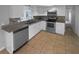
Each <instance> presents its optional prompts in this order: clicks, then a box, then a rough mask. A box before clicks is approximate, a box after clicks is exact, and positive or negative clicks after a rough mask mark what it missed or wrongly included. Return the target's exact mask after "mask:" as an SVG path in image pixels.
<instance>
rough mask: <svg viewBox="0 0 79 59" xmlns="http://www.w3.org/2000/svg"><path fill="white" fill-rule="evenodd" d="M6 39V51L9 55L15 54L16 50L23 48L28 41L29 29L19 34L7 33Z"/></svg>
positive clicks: (20, 31) (24, 29)
mask: <svg viewBox="0 0 79 59" xmlns="http://www.w3.org/2000/svg"><path fill="white" fill-rule="evenodd" d="M5 38H6V49H7V51H8V52H9V53H13V51H15V50H16V49H18V48H19V47H20V46H22V45H23V44H24V43H25V42H26V41H27V39H28V29H27V27H26V28H23V29H21V30H19V31H18V32H16V33H14V32H6V31H5Z"/></svg>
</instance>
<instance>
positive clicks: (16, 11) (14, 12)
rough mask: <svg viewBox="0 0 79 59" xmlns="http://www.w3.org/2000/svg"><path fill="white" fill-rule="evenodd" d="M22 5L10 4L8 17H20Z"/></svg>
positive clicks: (22, 11) (22, 10) (22, 9)
mask: <svg viewBox="0 0 79 59" xmlns="http://www.w3.org/2000/svg"><path fill="white" fill-rule="evenodd" d="M23 13H24V5H11V6H10V17H11V18H18V17H22V16H23V15H24V14H23Z"/></svg>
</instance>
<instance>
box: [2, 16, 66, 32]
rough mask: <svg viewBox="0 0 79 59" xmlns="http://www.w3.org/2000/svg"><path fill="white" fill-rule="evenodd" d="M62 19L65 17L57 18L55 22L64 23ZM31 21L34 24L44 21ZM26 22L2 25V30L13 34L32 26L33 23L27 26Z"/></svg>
mask: <svg viewBox="0 0 79 59" xmlns="http://www.w3.org/2000/svg"><path fill="white" fill-rule="evenodd" d="M64 19H65V17H63V16H62V17H61V16H59V17H58V19H57V21H56V22H62V23H65V21H64ZM33 20H34V21H33V23H36V22H39V21H45V20H44V19H33ZM26 22H27V21H23V22H18V23H14V24H8V25H3V26H2V30H5V31H7V32H14V31H17V30H19V29H22V28H24V27H28V26H29V25H31V24H33V23H30V24H27V23H26Z"/></svg>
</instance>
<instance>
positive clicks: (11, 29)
mask: <svg viewBox="0 0 79 59" xmlns="http://www.w3.org/2000/svg"><path fill="white" fill-rule="evenodd" d="M40 21H41V20H40ZM36 22H39V20H34V22H33V23H36ZM33 23H30V24H27V21H23V22H19V23H15V24H8V25H3V26H2V30H5V31H7V32H15V31H17V30H19V29H22V28H24V27H28V26H29V25H31V24H33Z"/></svg>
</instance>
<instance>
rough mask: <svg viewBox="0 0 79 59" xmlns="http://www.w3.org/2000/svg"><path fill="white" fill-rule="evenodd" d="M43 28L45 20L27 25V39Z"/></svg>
mask: <svg viewBox="0 0 79 59" xmlns="http://www.w3.org/2000/svg"><path fill="white" fill-rule="evenodd" d="M45 29H46V22H45V21H40V22H37V23H34V24H32V25H29V39H31V38H32V37H33V36H35V35H36V34H37V33H39V32H40V31H41V30H45Z"/></svg>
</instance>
